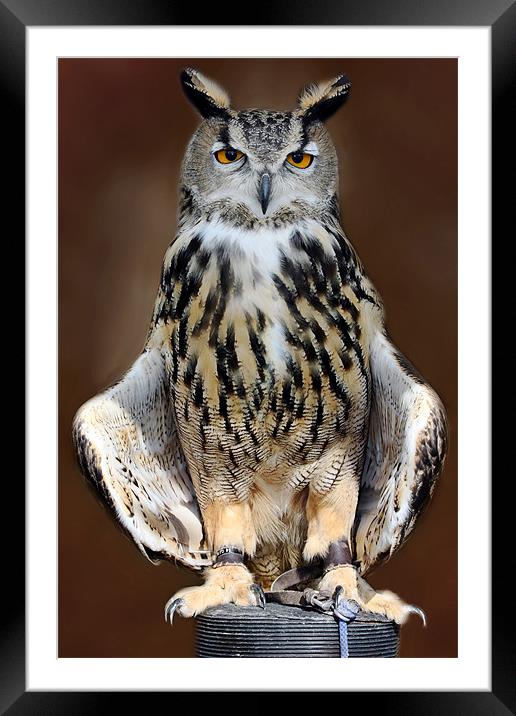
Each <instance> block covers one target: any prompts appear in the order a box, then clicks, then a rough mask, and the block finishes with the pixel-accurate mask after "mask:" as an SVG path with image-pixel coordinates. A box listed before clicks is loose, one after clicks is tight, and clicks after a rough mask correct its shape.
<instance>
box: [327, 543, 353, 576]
mask: <svg viewBox="0 0 516 716" xmlns="http://www.w3.org/2000/svg"><path fill="white" fill-rule="evenodd" d="M348 565H349V566H352V561H351V551H350V549H349V545H348V541H347V540H346V539H340V540H337V541H336V542H332V543H331V544H330V546H329V547H328V554H327V555H326V557H325V558H324V571H325V572H328V571H329V570H330V569H335V568H336V567H345V566H348Z"/></svg>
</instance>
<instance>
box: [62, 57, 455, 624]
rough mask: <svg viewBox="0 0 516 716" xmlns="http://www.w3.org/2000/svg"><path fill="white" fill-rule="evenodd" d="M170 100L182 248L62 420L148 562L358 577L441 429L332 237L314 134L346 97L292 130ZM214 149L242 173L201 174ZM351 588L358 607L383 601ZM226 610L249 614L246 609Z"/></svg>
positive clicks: (440, 453)
mask: <svg viewBox="0 0 516 716" xmlns="http://www.w3.org/2000/svg"><path fill="white" fill-rule="evenodd" d="M183 84H184V87H185V90H186V92H187V94H188V95H189V97H190V98H191V99H192V100H193V101H194V103H195V104H196V106H197V107H198V109H199V110H200V112H201V114H202V115H203V117H204V118H205V121H204V122H203V123H202V124H201V126H200V128H199V129H198V130H197V132H196V133H195V135H194V137H193V139H192V141H191V143H190V145H189V147H188V149H187V152H186V155H185V161H184V164H183V171H182V194H181V202H180V215H179V229H178V234H177V236H176V238H175V239H174V241H173V242H172V244H171V246H170V247H169V249H168V251H167V253H166V255H165V259H164V264H163V270H162V275H161V281H160V286H159V290H158V296H157V299H156V305H155V310H154V315H153V319H152V322H151V326H150V330H149V333H148V337H147V342H146V346H145V349H144V351H143V353H142V355H141V356H140V357H139V358H138V360H137V361H136V362H135V364H134V365H133V367H132V368H131V370H130V371H129V372H128V373H127V375H126V376H125V377H124V378H123V379H122V380H121V381H120V382H119V383H117V384H116V385H115V386H113V387H112V388H109V389H108V390H107V391H105V392H104V393H101V394H100V395H99V396H97V397H95V398H93V399H92V400H91V401H89V402H88V403H86V404H85V405H84V406H83V407H82V408H81V409H80V411H79V412H78V414H77V416H76V419H75V423H74V436H75V441H76V445H77V449H78V454H79V458H80V463H81V467H82V470H83V472H84V473H85V474H86V475H87V476H88V477H89V478H90V480H91V481H92V482H93V483H94V484H95V486H96V487H97V488H98V489H99V490H100V492H101V494H102V495H103V496H104V498H105V500H106V502H107V503H108V504H109V505H110V506H111V508H112V509H113V510H114V513H115V515H116V517H117V518H118V520H119V521H120V522H121V524H122V525H123V527H124V528H125V529H126V530H127V531H128V532H129V534H130V535H131V536H132V537H133V539H134V540H135V542H136V543H137V544H138V546H139V547H140V549H142V551H143V552H144V553H145V554H146V555H147V556H149V557H150V558H151V559H155V558H165V559H176V560H178V561H179V562H180V563H182V564H184V565H186V566H188V567H191V568H193V569H201V568H206V567H209V566H210V565H211V564H212V563H213V562H214V559H215V556H214V555H215V551H216V550H217V549H218V548H219V547H220V546H221V540H222V543H224V540H223V539H222V537H220V536H219V535H220V534H222V533H224V535H226V536H227V534H229V533H231V535H232V537H231V540H232V542H231V543H232V544H233V543H234V542H235V541H238V544H239V545H241V546H242V548H243V549H244V550H245V552H246V554H247V555H248V558H249V560H250V561H249V566H250V569H251V571H252V572H254V574H255V575H256V578H257V579H259V580H260V581H261V582H262V583H263V584H265V585H268V584H270V582H271V581H272V579H274V578H275V577H276V576H277V575H278V574H279V573H280V572H282V571H283V570H286V569H289V568H291V567H293V566H297V565H299V564H301V563H302V561H303V559H305V560H306V559H310V558H312V557H317V556H324V553H325V550H326V549H327V545H328V542H329V541H331V540H333V539H337V538H340V537H339V536H340V535H341V534H342V537H344V538H345V539H347V540H348V541H349V543H350V545H351V546H352V555H353V558H354V561H355V564H356V566H357V567H358V571H359V573H360V574H361V575H363V574H365V573H366V572H367V571H368V570H370V569H371V568H372V567H374V566H375V565H376V564H378V563H379V562H380V561H382V560H384V559H386V558H389V557H390V556H391V555H392V554H393V553H394V551H395V550H396V549H398V547H399V546H400V545H401V544H402V543H403V542H404V540H405V539H406V538H407V537H408V535H409V533H410V532H411V530H412V529H413V527H414V523H415V521H416V519H417V517H418V515H419V514H420V512H421V510H422V508H423V506H424V505H425V504H426V502H427V501H428V499H429V497H430V496H431V493H432V490H433V488H434V485H435V481H436V478H437V476H438V474H439V472H440V469H441V466H442V462H443V460H444V455H445V450H446V419H445V415H444V411H443V407H442V405H441V402H440V401H439V398H438V397H437V395H436V394H435V392H434V391H433V390H432V389H431V388H430V387H429V386H428V384H427V383H425V381H424V380H423V379H422V378H421V377H420V376H419V375H418V374H417V372H416V371H415V370H414V369H413V368H412V367H411V366H410V364H409V363H408V361H407V360H406V359H405V358H404V357H403V356H402V354H401V353H400V352H399V351H398V350H397V349H396V348H395V347H394V346H393V345H392V343H391V342H390V341H389V338H388V337H387V335H386V333H385V328H384V313H383V307H382V302H381V299H380V297H379V295H378V293H377V291H376V290H375V288H374V287H373V286H372V284H371V282H370V281H369V279H368V278H367V276H366V274H365V272H364V269H363V267H362V265H361V263H360V261H359V259H358V257H357V255H356V253H355V251H354V249H353V247H352V246H351V244H350V243H349V241H348V239H347V238H346V236H345V235H344V232H343V230H342V228H341V226H340V224H339V218H338V216H339V215H338V204H337V199H336V191H337V160H336V154H335V150H334V147H333V144H332V143H331V139H330V138H329V135H328V133H327V131H326V129H325V127H324V125H323V120H325V119H326V118H327V117H328V116H329V115H330V114H332V113H333V112H334V111H335V109H336V108H337V107H338V106H340V104H342V103H343V101H344V99H345V98H346V96H347V93H348V91H349V83H348V82H347V80H346V79H345V78H344V77H340V78H337V79H336V80H334V81H332V82H330V83H325V84H322V85H319V86H313V87H312V88H309V89H308V90H305V91H304V93H303V94H302V96H301V97H300V101H299V108H298V109H296V110H295V111H293V112H268V111H265V110H246V111H243V112H236V111H234V110H232V109H231V108H230V102H229V98H228V97H227V95H226V94H225V92H224V91H223V90H222V89H221V88H220V87H218V86H216V85H215V84H214V83H212V82H211V81H208V80H206V78H203V77H202V76H201V75H200V74H199V73H197V72H195V71H188V72H187V73H185V74H184V76H183ZM228 146H230V147H235V148H236V149H237V150H238V151H240V152H242V153H243V155H244V160H243V161H244V163H243V164H240V162H241V161H242V160H240V161H239V162H236V164H240V166H239V167H237V168H234V167H232V166H231V167H229V168H225V167H222V168H221V167H219V166H218V165H217V164H216V163H214V162H215V160H214V159H213V154H214V152H217V151H220V147H228ZM296 151H297V152H299V151H306V152H308V153H309V154H311V155H312V154H313V157H314V159H313V165H312V166H311V167H310V168H309V169H306V170H304V171H303V170H301V169H296V168H294V169H293V170H292V169H291V168H289V167H288V166H287V165H286V164H285V157H286V156H287V155H289V153H292V152H296ZM264 173H266V174H267V176H268V177H269V178H270V184H271V186H270V195H269V193H267V197H266V204H267V207H266V213H264V210H263V191H264V190H263V182H262V184H260V181H261V177H263V175H264ZM267 181H268V182H269V179H268V180H267ZM259 191H262V195H261V197H262V201H261V202H260V195H259ZM267 191H269V187H268V186H267ZM333 495H335V500H334V499H333V497H332V496H333ZM337 505H342V508H341V507H340V506H339V507H338V508H337ZM220 510H222V512H221V511H220ZM224 510H225V511H224ZM228 510H229V512H228ZM324 510H329V512H328V516H327V517H325V518H324V519H323V515H325V514H326V512H324ZM339 510H342V524H341V525H339V517H338V515H339V514H340V512H339ZM221 515H229V517H227V516H226V517H224V518H223V517H222V516H221ZM223 520H225V523H224V525H222V522H221V521H223ZM228 520H229V521H228ZM317 525H319V526H317ZM228 530H229V531H228ZM330 534H331V535H333V537H331V538H330V537H329V535H330ZM235 535H236V537H235ZM235 569H241V570H242V573H243V569H244V568H242V567H237V568H235V567H223V568H222V569H220V568H219V569H218V570H207V573H208V581H207V585H206V586H205V587H201V588H196V589H197V590H202V589H204V590H205V592H204V593H203V598H202V599H200V602H199V601H198V602H196V605H197V606H195V605H193V606H191V608H190V607H189V608H188V609H187V608H183V614H184V615H189V613H193V612H195V611H199V610H200V609H201V608H205V607H206V606H209V605H210V604H213V603H216V602H217V599H218V597H217V596H216V595H215V592H216V590H215V588H214V587H213V584H214V583H215V580H216V576H215V575H219V576H217V579H222V578H223V577H220V575H225V574H226V571H227V570H230V571H231V570H233V571H232V572H231V575H235V574H237V572H236V571H235ZM337 571H339V570H337ZM341 571H342V570H341ZM210 575H211V576H210ZM224 578H227V577H224ZM332 578H333V577H332ZM346 579H347V577H346ZM210 580H211V581H210ZM324 580H326V581H324ZM328 580H329V578H328V576H326V577H324V578H323V582H324V584H325V585H326V586H328V584H329V581H328ZM237 581H238V580H237ZM210 584H211V585H212V587H210ZM339 584H340V582H339ZM358 584H359V586H358V592H359V596H360V598H361V599H362V602H363V603H364V604H367V607H368V608H372V609H374V608H375V604H376V602H375V601H374V600H375V599H377V600H378V598H379V595H381V593H376V595H375V593H374V592H373V590H371V588H370V587H368V585H367V584H366V583H365V582H363V580H362V581H360V578H359V583H358ZM332 585H333V586H334V584H333V582H332ZM360 585H362V586H360ZM244 586H245V590H247V589H248V587H249V580H248V577H247V575H246V576H245V577H243V578H242V580H241V584H240V587H241V588H242V590H243V589H244ZM343 586H345V587H346V588H349V590H350V591H351V592H353V590H354V589H355V591H356V585H355V587H353V586H350V585H349V584H348V585H347V586H346V585H343ZM210 588H211V590H212V591H211V592H210ZM367 590H369V592H368V591H367ZM230 591H231V590H230V589H228V590H226V592H227V593H229V592H230ZM232 593H233V592H232ZM196 594H197V592H196ZM217 594H218V592H217ZM235 594H236V592H235ZM366 594H367V595H368V596H367V598H366V596H364V595H366ZM185 595H186V596H185ZM185 595H183V598H184V599H187V600H188V598H189V597H188V593H185ZM206 595H209V596H208V597H206ZM210 595H211V596H210ZM214 595H215V596H214ZM387 595H388V593H387ZM194 596H195V595H194ZM351 596H352V595H351ZM393 596H394V595H393ZM203 599H204V601H203ZM225 599H226V597H225ZM357 599H358V597H357ZM385 599H387V601H388V596H385V598H384V601H385ZM396 599H397V598H396ZM233 600H234V601H237V602H238V603H246V597H245V596H243V592H242V593H240V592H239V593H238V596H237V597H235V596H234V597H233ZM219 601H220V599H219ZM199 603H200V604H202V607H199V606H198V605H199ZM249 603H254V602H253V601H252V599H250V601H249ZM382 605H383V602H382ZM382 605H380V606H379V607H378V608H377V609H376V610H377V611H384V612H386V613H389V614H391V615H393V616H394V617H395V618H398V620H399V621H401V620H402V619H403V618H404V617H405V616H406V613H405V612H404V610H403V608H402V607H404V606H406V605H403V603H402V602H401V601H400V600H398V602H396V604H395V607H396V608H397V609H398V611H396V609H395V608H394V607H393V608H392V609H390V607H389V606H387V607H385V606H382ZM400 605H401V606H400Z"/></svg>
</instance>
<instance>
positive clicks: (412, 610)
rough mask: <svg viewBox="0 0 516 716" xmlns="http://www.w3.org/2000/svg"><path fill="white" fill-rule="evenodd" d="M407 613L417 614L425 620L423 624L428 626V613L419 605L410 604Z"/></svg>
mask: <svg viewBox="0 0 516 716" xmlns="http://www.w3.org/2000/svg"><path fill="white" fill-rule="evenodd" d="M407 614H417V615H418V617H420V619H421V621H422V622H423V626H424V627H425V628H426V614H425V613H424V611H423V610H422V609H420V608H419V607H415V606H414V605H413V604H409V606H408V608H407Z"/></svg>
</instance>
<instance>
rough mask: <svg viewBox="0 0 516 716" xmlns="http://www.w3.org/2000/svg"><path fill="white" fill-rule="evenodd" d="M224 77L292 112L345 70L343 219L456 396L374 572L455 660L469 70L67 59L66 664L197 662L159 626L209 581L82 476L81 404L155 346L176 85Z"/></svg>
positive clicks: (450, 65) (171, 185)
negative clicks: (461, 127) (313, 88)
mask: <svg viewBox="0 0 516 716" xmlns="http://www.w3.org/2000/svg"><path fill="white" fill-rule="evenodd" d="M185 65H192V66H194V67H197V68H199V69H200V70H201V71H204V72H206V74H208V75H209V76H211V77H213V78H215V79H217V80H218V81H219V82H220V83H221V84H222V85H223V86H225V87H226V89H228V91H229V92H230V94H231V96H232V98H233V101H234V106H235V107H251V106H256V107H269V108H274V109H291V108H292V107H293V106H294V103H295V99H296V95H297V92H298V90H299V89H300V87H302V86H303V85H304V84H306V83H307V82H309V81H313V80H318V79H328V78H331V77H332V76H335V75H337V74H339V73H341V72H342V71H344V72H346V73H347V74H348V75H349V78H350V80H351V82H352V90H351V96H350V99H349V101H348V103H347V104H346V105H345V107H344V108H343V109H342V110H341V111H340V112H339V113H338V114H337V115H336V116H335V117H334V118H332V119H331V120H330V121H329V123H328V127H329V129H330V131H331V133H332V136H333V138H334V140H335V143H336V145H337V149H338V152H339V157H340V174H341V192H340V193H341V208H342V221H343V225H344V228H345V230H346V231H347V233H348V235H349V237H350V238H351V241H352V242H353V244H354V246H355V247H356V249H357V250H358V252H359V255H360V257H361V258H362V260H363V261H364V263H365V266H366V268H367V271H368V273H369V275H370V276H371V278H372V280H373V282H374V283H375V284H376V286H377V288H378V289H379V291H380V293H381V294H382V296H383V299H384V301H385V305H386V308H387V317H388V326H389V329H390V332H391V335H392V337H393V339H394V341H395V342H396V343H397V344H398V345H399V347H400V348H401V349H402V350H403V352H404V353H405V354H406V355H407V356H408V357H409V358H410V360H411V361H412V362H413V363H414V364H415V365H416V366H417V367H418V369H419V370H420V371H421V372H422V373H423V375H425V376H426V378H427V379H428V380H429V381H430V383H431V384H432V385H433V386H434V387H435V389H436V390H437V391H438V392H439V394H440V395H441V397H442V398H443V400H444V403H445V406H446V408H447V412H448V416H449V421H450V438H451V441H450V442H451V447H450V452H449V456H448V460H447V464H446V468H445V471H444V473H443V476H442V478H441V482H440V485H439V487H438V489H437V492H436V494H435V496H434V499H433V501H432V503H431V505H430V508H429V509H428V511H427V512H426V514H425V515H424V516H423V518H422V519H421V520H420V522H419V525H418V527H417V529H416V531H415V533H414V535H413V537H412V538H411V539H410V540H409V542H408V544H407V545H406V546H405V547H404V548H403V549H402V550H401V551H400V552H399V553H398V554H397V555H396V556H395V558H394V559H393V560H392V561H391V562H390V563H389V564H388V565H386V566H384V567H382V568H380V569H378V570H377V571H376V572H375V573H374V574H373V575H372V576H371V579H370V581H371V583H372V585H373V586H375V587H379V588H380V587H381V588H388V589H391V590H393V591H395V592H397V593H399V594H400V595H401V596H402V597H403V598H404V599H405V600H407V601H409V602H412V603H414V604H417V605H419V606H421V607H422V608H423V609H424V610H425V611H426V613H427V616H428V619H429V626H428V628H427V629H426V630H425V629H423V628H422V627H421V624H420V622H419V621H418V620H417V618H415V617H413V618H412V619H411V620H410V621H409V623H408V624H407V625H406V626H405V627H404V628H403V631H402V642H401V643H402V649H401V655H402V656H406V657H414V656H419V657H423V656H440V657H453V656H456V655H457V534H456V532H457V480H456V476H457V469H456V443H457V429H456V425H457V375H456V359H457V325H456V323H457V310H456V309H457V236H456V226H457V214H456V212H457V193H456V190H457V175H456V157H457V136H456V128H457V107H456V101H457V65H456V61H455V60H405V59H403V60H362V59H341V60H333V59H332V60H312V59H310V60H305V59H303V60H220V59H217V60H205V59H204V60H194V59H191V58H189V59H187V60H175V59H174V60H161V59H160V60H152V59H149V60H142V59H137V60H88V59H85V60H61V61H60V63H59V406H60V411H59V421H60V424H59V431H60V433H59V434H60V440H59V460H60V469H59V656H61V657H75V656H76V657H86V656H90V657H124V656H125V657H159V656H192V655H193V623H192V621H191V620H181V619H177V620H176V624H175V626H174V628H173V629H171V628H170V627H169V626H167V625H166V624H165V622H164V621H163V617H162V613H163V606H164V604H165V602H166V600H167V599H168V598H169V597H170V596H171V595H172V594H173V593H174V592H175V591H176V590H177V589H178V588H180V587H182V586H186V585H189V584H194V583H196V581H197V580H198V578H197V577H196V576H194V575H192V574H191V573H189V572H187V571H185V570H179V569H177V568H175V567H173V566H171V565H168V564H162V565H161V566H160V567H154V566H153V565H151V564H150V563H149V562H147V561H146V560H145V559H144V558H143V557H142V556H141V555H140V553H139V552H138V551H137V549H136V548H135V547H134V546H133V545H132V544H131V543H130V542H129V541H128V540H127V539H125V538H124V536H123V535H122V533H121V531H119V530H118V528H117V527H116V525H115V522H114V520H113V519H112V518H111V516H110V515H109V514H108V513H107V511H105V510H103V509H102V508H101V507H100V506H99V504H98V503H97V501H96V499H95V497H94V496H93V494H92V493H91V492H90V491H89V490H88V489H87V487H86V485H85V483H84V481H83V480H82V479H81V476H80V473H79V471H78V469H77V467H76V463H75V456H74V453H73V449H72V446H71V439H70V426H71V421H72V418H73V415H74V413H75V411H76V410H77V408H78V407H79V406H80V405H81V403H83V402H84V401H85V400H87V399H88V398H90V397H92V396H93V395H94V394H95V393H97V392H98V391H99V390H101V389H103V388H104V387H106V386H107V385H109V384H110V383H111V382H112V381H114V380H115V379H116V378H118V377H119V376H120V374H121V373H123V372H124V371H125V370H126V369H127V368H128V367H129V365H130V364H131V362H132V361H133V360H134V359H135V358H136V357H137V356H138V354H139V352H140V351H141V349H142V347H143V342H144V339H145V335H146V331H147V327H148V323H149V320H150V316H151V313H152V307H153V303H154V298H155V294H156V290H157V286H158V281H159V275H160V269H161V261H162V257H163V254H164V252H165V249H166V247H167V245H168V244H169V242H170V240H171V238H172V237H173V235H174V231H175V219H176V196H177V178H178V174H179V165H180V161H181V158H182V155H183V151H184V148H185V146H186V143H187V141H188V139H189V137H190V136H191V134H192V132H193V130H194V129H195V127H196V126H197V123H198V118H197V116H196V115H195V113H194V111H193V109H192V108H191V106H190V105H189V104H188V103H187V101H186V99H185V98H184V96H183V94H182V91H181V89H180V86H179V82H178V74H179V71H180V69H181V68H182V67H184V66H185Z"/></svg>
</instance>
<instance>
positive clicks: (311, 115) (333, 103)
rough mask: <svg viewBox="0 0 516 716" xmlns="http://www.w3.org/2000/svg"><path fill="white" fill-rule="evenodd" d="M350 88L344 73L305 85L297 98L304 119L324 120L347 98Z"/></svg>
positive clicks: (306, 120) (307, 120) (307, 121)
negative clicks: (327, 79) (329, 79)
mask: <svg viewBox="0 0 516 716" xmlns="http://www.w3.org/2000/svg"><path fill="white" fill-rule="evenodd" d="M350 88H351V83H350V81H349V80H348V78H347V77H346V75H339V76H338V77H336V78H335V79H333V80H331V81H330V82H319V83H318V84H312V85H308V87H305V88H304V89H303V90H302V91H301V94H300V95H299V99H298V106H299V109H300V110H301V112H302V113H303V119H304V121H305V122H306V123H309V122H317V121H319V122H325V121H326V120H327V119H328V118H329V117H331V116H332V114H333V113H334V112H336V111H337V110H338V109H339V107H341V106H342V105H343V104H344V102H345V101H346V100H347V98H348V95H349V90H350Z"/></svg>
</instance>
